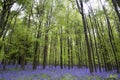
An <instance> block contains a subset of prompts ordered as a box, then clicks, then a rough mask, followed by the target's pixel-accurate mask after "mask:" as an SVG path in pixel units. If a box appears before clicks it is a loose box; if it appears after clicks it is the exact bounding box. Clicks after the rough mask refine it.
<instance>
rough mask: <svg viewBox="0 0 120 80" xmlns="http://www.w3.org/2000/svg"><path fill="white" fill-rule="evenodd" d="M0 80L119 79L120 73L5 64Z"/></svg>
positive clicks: (0, 72)
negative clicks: (21, 67) (22, 66)
mask: <svg viewBox="0 0 120 80" xmlns="http://www.w3.org/2000/svg"><path fill="white" fill-rule="evenodd" d="M0 80H120V74H116V72H115V71H110V72H104V71H103V72H101V73H100V72H94V73H89V69H87V68H77V67H74V68H73V69H67V68H64V69H60V67H59V66H58V67H57V68H54V67H53V66H50V67H48V66H47V67H46V69H44V70H43V69H42V67H41V66H39V67H38V68H37V69H36V70H32V66H31V65H27V66H25V70H21V69H20V66H17V68H16V66H13V65H7V67H6V70H5V71H3V70H2V66H1V65H0Z"/></svg>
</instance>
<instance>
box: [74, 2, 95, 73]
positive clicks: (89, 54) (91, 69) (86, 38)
mask: <svg viewBox="0 0 120 80" xmlns="http://www.w3.org/2000/svg"><path fill="white" fill-rule="evenodd" d="M76 2H77V6H78V9H79V11H80V14H81V15H82V21H83V27H84V34H85V40H86V44H87V51H88V63H89V69H90V72H91V73H92V72H93V62H92V59H91V49H90V43H89V41H88V35H87V26H86V21H85V16H84V10H83V2H82V0H80V1H79V2H78V0H76ZM79 3H80V4H79ZM80 6H81V7H80Z"/></svg>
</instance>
